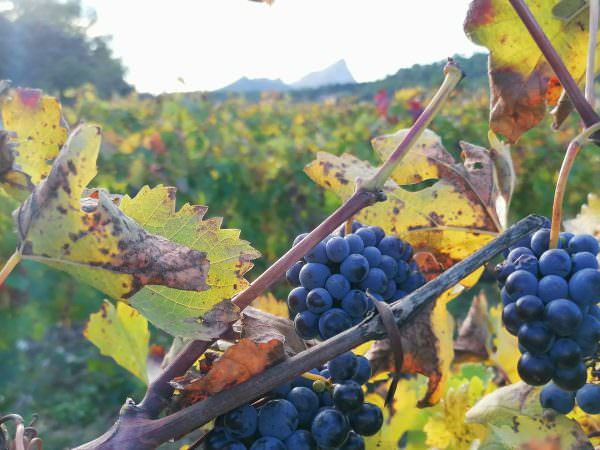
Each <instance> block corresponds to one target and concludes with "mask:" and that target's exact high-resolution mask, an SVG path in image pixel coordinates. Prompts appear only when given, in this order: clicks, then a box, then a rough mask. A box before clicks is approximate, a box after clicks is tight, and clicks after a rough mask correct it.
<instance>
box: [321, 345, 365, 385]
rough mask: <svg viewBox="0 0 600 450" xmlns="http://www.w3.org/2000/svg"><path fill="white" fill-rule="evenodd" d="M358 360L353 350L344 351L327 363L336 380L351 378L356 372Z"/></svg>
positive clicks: (332, 376)
mask: <svg viewBox="0 0 600 450" xmlns="http://www.w3.org/2000/svg"><path fill="white" fill-rule="evenodd" d="M357 367H358V361H357V359H356V356H355V355H354V353H352V352H346V353H342V354H341V355H338V356H336V357H335V358H333V359H332V360H331V361H329V362H328V363H327V369H329V373H330V374H331V378H332V379H333V381H334V382H336V383H339V382H341V381H345V380H350V379H351V378H352V377H353V376H354V374H355V373H356V369H357Z"/></svg>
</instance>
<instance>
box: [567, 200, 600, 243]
mask: <svg viewBox="0 0 600 450" xmlns="http://www.w3.org/2000/svg"><path fill="white" fill-rule="evenodd" d="M564 227H565V231H569V232H571V233H576V234H591V235H592V236H595V237H596V239H600V198H599V197H598V196H597V195H596V194H588V197H587V203H586V204H584V205H582V206H581V211H580V213H579V214H577V216H576V217H575V218H573V219H570V220H566V221H565V223H564Z"/></svg>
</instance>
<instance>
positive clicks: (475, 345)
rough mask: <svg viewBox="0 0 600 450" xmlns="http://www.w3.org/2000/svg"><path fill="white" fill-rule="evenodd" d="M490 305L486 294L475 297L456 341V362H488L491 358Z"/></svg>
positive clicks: (481, 293)
mask: <svg viewBox="0 0 600 450" xmlns="http://www.w3.org/2000/svg"><path fill="white" fill-rule="evenodd" d="M487 310H488V303H487V298H486V296H485V292H484V291H481V292H480V293H479V294H478V295H476V296H475V297H473V302H472V303H471V307H470V308H469V312H468V313H467V317H466V318H465V321H464V322H463V323H462V325H461V327H460V329H459V330H458V337H457V338H456V340H455V341H454V360H455V361H459V362H465V361H486V360H487V359H488V358H489V356H490V355H489V352H488V348H489V347H490V344H489V341H490V338H491V336H490V333H489V328H488V311H487Z"/></svg>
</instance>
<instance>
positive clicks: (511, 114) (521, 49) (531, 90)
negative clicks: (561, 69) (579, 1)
mask: <svg viewBox="0 0 600 450" xmlns="http://www.w3.org/2000/svg"><path fill="white" fill-rule="evenodd" d="M555 4H556V1H555V0H552V1H551V0H538V1H529V2H528V6H529V8H530V9H531V11H532V13H533V15H534V16H535V17H536V19H537V21H538V22H539V24H540V25H541V27H542V29H543V30H544V32H545V33H546V35H547V36H548V37H549V38H550V41H551V42H552V44H553V46H554V48H556V50H557V52H558V54H559V55H560V57H561V58H562V60H563V61H564V62H565V64H566V65H567V68H568V69H569V72H571V75H572V76H573V78H575V80H576V81H578V82H580V81H582V80H583V79H584V77H585V67H586V57H587V45H588V22H589V20H588V14H589V13H588V8H583V9H581V10H580V11H579V13H576V14H575V15H574V16H573V17H570V19H569V20H564V19H561V18H559V17H556V16H555V15H554V14H553V6H555ZM465 32H466V34H467V36H468V37H469V38H470V39H471V40H472V41H473V42H474V43H476V44H479V45H483V46H485V47H487V48H488V49H489V50H490V64H489V70H490V73H489V75H490V91H491V110H490V127H491V128H492V130H493V131H495V132H496V133H500V134H502V135H504V136H506V137H507V138H508V139H509V140H510V141H511V142H515V141H517V140H518V139H519V137H520V136H521V135H522V134H523V133H524V132H526V131H527V130H529V129H530V128H533V127H534V126H536V125H537V124H538V123H539V122H540V121H541V120H542V119H543V117H544V115H545V113H546V104H547V100H548V97H547V91H548V88H549V87H550V88H551V89H555V88H554V83H553V81H552V76H553V75H554V73H553V71H552V69H551V68H550V66H549V64H548V63H547V62H546V59H545V58H544V57H543V55H542V53H541V51H540V50H539V48H538V46H537V45H536V44H535V42H534V40H533V39H532V38H531V36H530V35H529V33H528V31H527V29H526V28H525V25H524V24H523V23H522V22H521V20H520V19H519V17H518V16H517V14H516V12H515V11H514V9H513V8H512V6H511V4H510V2H507V1H505V0H473V1H472V2H471V4H470V6H469V11H468V13H467V18H466V20H465ZM599 48H600V47H597V48H596V60H597V59H598V56H600V52H599V50H598V49H599ZM550 97H551V98H554V97H555V95H551V96H550Z"/></svg>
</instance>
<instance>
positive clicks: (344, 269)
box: [340, 254, 369, 283]
mask: <svg viewBox="0 0 600 450" xmlns="http://www.w3.org/2000/svg"><path fill="white" fill-rule="evenodd" d="M340 273H341V274H342V275H344V276H345V277H346V278H348V281H350V282H351V283H359V282H361V281H362V280H364V279H365V278H366V277H367V274H368V273H369V262H368V261H367V259H366V258H365V257H364V256H362V255H355V254H352V255H350V256H348V257H347V258H346V259H345V260H344V261H343V262H342V265H341V266H340Z"/></svg>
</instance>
